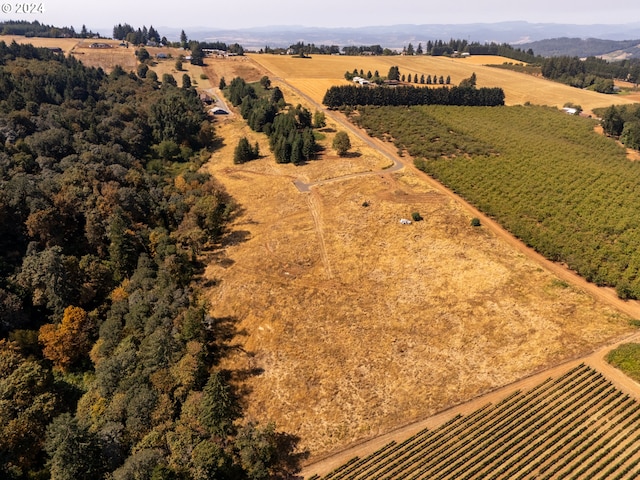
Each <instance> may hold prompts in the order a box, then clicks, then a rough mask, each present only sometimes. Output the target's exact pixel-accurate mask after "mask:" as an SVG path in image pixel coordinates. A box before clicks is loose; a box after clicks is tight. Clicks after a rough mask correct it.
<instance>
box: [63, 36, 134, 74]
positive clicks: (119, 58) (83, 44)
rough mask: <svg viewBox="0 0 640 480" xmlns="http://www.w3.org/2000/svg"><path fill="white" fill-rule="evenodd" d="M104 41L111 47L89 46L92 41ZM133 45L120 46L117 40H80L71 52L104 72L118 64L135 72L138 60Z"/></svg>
mask: <svg viewBox="0 0 640 480" xmlns="http://www.w3.org/2000/svg"><path fill="white" fill-rule="evenodd" d="M96 42H97V43H104V44H107V45H111V48H91V44H92V43H96ZM135 52H136V49H135V48H134V47H133V46H129V48H127V47H121V46H120V41H118V40H102V39H100V40H81V41H80V42H78V44H77V45H76V46H75V47H74V49H73V50H72V51H71V54H72V55H73V56H74V57H76V58H77V59H78V60H80V61H81V62H82V63H83V64H84V65H86V66H88V67H102V69H103V70H104V71H105V72H111V70H113V68H114V67H115V66H116V65H120V66H121V67H122V68H123V69H124V70H125V71H126V72H135V71H136V67H137V65H138V60H137V59H136V56H135Z"/></svg>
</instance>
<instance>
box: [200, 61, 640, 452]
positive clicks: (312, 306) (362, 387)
mask: <svg viewBox="0 0 640 480" xmlns="http://www.w3.org/2000/svg"><path fill="white" fill-rule="evenodd" d="M250 60H251V62H254V64H253V70H252V68H251V63H250V62H249V61H248V60H243V61H241V62H236V63H235V65H238V66H241V68H242V71H243V75H242V76H243V77H244V78H247V79H248V80H254V81H255V80H257V79H259V78H260V76H261V75H264V74H267V75H269V76H270V78H271V79H272V80H273V83H274V85H278V86H279V87H280V88H282V89H283V91H284V94H285V98H286V99H287V101H288V102H290V103H292V104H297V103H302V104H306V105H307V106H308V107H309V108H310V109H312V110H313V109H316V108H319V107H318V105H316V104H315V103H312V102H310V101H309V100H306V99H305V96H308V97H311V99H313V100H314V101H316V102H317V101H318V100H319V99H320V97H321V94H323V93H324V91H323V89H325V88H326V87H327V86H329V85H331V84H338V83H341V82H342V83H344V82H345V81H344V79H341V78H340V77H341V76H342V74H343V73H344V71H346V70H353V68H358V69H359V68H362V69H363V70H364V71H365V72H366V71H367V70H368V69H372V70H374V69H378V70H380V72H383V71H384V72H385V73H386V71H387V69H388V68H389V66H390V65H394V64H397V65H399V66H400V70H401V72H405V73H408V72H409V71H411V72H412V73H413V72H414V71H415V72H417V73H418V74H419V75H420V74H421V73H422V72H423V71H424V73H425V74H426V73H429V72H430V73H431V75H433V74H438V75H440V73H442V74H443V75H445V76H446V75H451V77H452V81H453V83H456V82H457V81H459V80H460V79H462V78H465V77H468V76H469V75H470V74H471V73H472V72H473V71H475V72H476V74H477V76H478V80H479V84H480V85H481V86H503V87H504V88H505V91H506V92H507V98H510V99H511V101H512V102H513V103H517V102H515V101H514V100H513V99H514V98H516V95H517V91H520V92H522V93H521V95H522V98H521V101H522V102H525V101H531V102H532V103H537V102H536V99H537V98H538V99H539V98H542V97H537V96H536V95H541V94H542V92H543V90H544V89H546V92H547V93H546V95H551V93H550V92H554V91H555V92H557V93H556V95H557V98H558V100H557V101H558V102H559V103H560V106H562V104H564V102H566V101H574V102H579V101H580V100H579V99H580V98H582V99H583V100H582V101H581V103H582V104H583V106H584V105H585V104H586V102H585V101H584V99H585V98H591V97H592V95H590V93H591V92H581V91H577V90H576V91H575V92H574V91H573V89H570V88H569V87H565V86H563V85H559V84H551V82H546V81H544V80H542V79H538V78H534V77H528V76H525V75H522V74H515V73H512V72H507V71H503V70H498V69H491V68H489V67H482V66H481V65H477V64H472V63H471V62H467V63H465V60H451V59H437V58H435V59H431V58H424V59H423V58H419V59H415V58H408V59H407V58H402V57H392V58H384V57H378V58H364V57H319V56H318V57H314V58H313V59H310V60H309V59H294V58H288V57H280V56H267V55H262V56H260V55H251V56H250ZM223 62H225V61H222V60H221V61H218V62H210V63H209V64H208V67H207V73H208V74H210V76H212V75H214V73H213V71H212V70H215V69H216V67H217V66H219V75H220V76H225V77H226V79H227V81H228V80H229V79H230V78H232V76H233V65H234V64H233V63H232V62H225V63H223ZM405 62H409V63H410V64H411V65H410V66H411V68H413V70H411V69H410V66H409V63H405ZM445 67H446V68H445ZM516 78H517V79H519V84H518V82H516ZM489 79H494V81H495V83H493V84H492V82H491V81H489ZM289 85H290V86H292V87H295V88H294V89H292V88H290V87H289ZM574 95H575V96H574ZM581 95H584V97H581ZM594 95H595V97H594V98H593V99H592V100H590V101H591V103H590V104H588V105H596V104H610V103H611V102H612V101H624V99H622V98H619V97H605V96H603V95H598V94H594ZM560 97H562V100H560ZM539 103H546V104H552V102H551V101H549V100H548V99H547V101H545V102H542V101H540V102H539ZM328 119H329V124H328V128H327V129H326V135H327V137H326V139H325V140H324V141H323V144H324V145H325V146H327V149H326V151H325V153H324V154H323V155H322V156H321V158H320V159H319V160H317V161H312V162H309V163H308V164H307V165H303V166H299V167H294V166H292V165H278V164H276V163H275V161H274V159H273V158H272V156H271V155H268V154H267V152H268V146H267V140H266V137H264V136H263V135H261V134H256V133H254V132H251V131H250V130H249V129H248V127H247V126H246V125H245V123H244V122H243V121H242V119H241V118H239V116H237V115H236V116H234V117H232V118H227V119H225V120H224V121H223V122H221V123H220V124H219V127H218V133H219V134H220V135H221V136H222V137H223V138H224V139H225V146H224V147H223V148H222V149H220V150H219V151H217V152H215V153H214V155H213V156H212V158H211V161H210V162H209V164H208V166H207V168H208V170H209V171H210V172H211V173H213V175H215V176H216V178H217V179H218V180H219V181H220V182H221V183H222V184H223V185H224V186H225V188H226V189H227V190H228V192H229V193H230V194H231V195H232V196H233V198H234V199H235V200H236V201H237V202H238V205H239V206H240V209H241V213H240V215H239V216H238V218H236V219H235V221H234V222H233V225H232V226H231V228H230V232H229V234H228V237H227V239H226V241H225V242H223V245H222V248H221V249H220V251H218V252H216V253H215V255H214V256H213V257H212V261H211V262H210V264H209V267H208V269H207V272H206V276H207V278H208V279H210V280H214V281H215V282H216V285H217V286H216V287H214V288H212V289H211V291H210V297H209V298H210V299H211V302H212V314H213V315H214V316H215V317H218V318H230V319H232V320H233V321H234V322H235V325H236V328H237V330H238V332H240V333H239V335H238V336H237V337H236V339H235V341H236V342H237V344H236V346H237V351H236V354H235V355H233V356H232V357H231V358H230V359H227V361H226V362H225V363H224V365H223V366H224V367H225V368H229V369H232V370H234V371H236V372H238V377H239V378H242V380H243V385H244V386H245V387H246V391H247V396H246V401H247V405H246V411H247V414H248V417H249V418H250V419H258V420H260V421H263V422H266V421H269V420H273V421H275V422H276V424H277V426H278V427H279V428H281V429H283V430H285V431H288V432H291V433H294V434H297V435H299V436H300V438H301V445H302V446H303V447H305V448H308V449H310V451H311V455H312V459H317V458H318V457H321V456H322V455H324V454H327V453H329V452H332V451H336V450H340V449H342V448H344V447H346V446H347V445H350V444H353V442H357V441H361V440H363V439H366V438H370V437H373V436H376V435H379V434H381V433H384V432H387V431H389V430H392V429H394V428H396V427H398V426H401V425H405V424H407V423H409V422H412V421H415V420H418V419H422V418H425V417H428V416H430V415H432V414H434V413H435V412H438V411H441V410H443V409H444V408H446V407H448V406H451V405H455V404H459V403H461V402H464V401H466V400H469V399H472V398H475V397H477V396H479V395H482V394H483V393H486V392H489V391H492V390H494V389H496V388H498V387H500V386H503V385H506V384H508V383H510V382H513V381H515V380H518V379H520V378H523V377H525V376H527V375H530V374H532V373H534V372H539V371H542V370H545V369H547V368H549V367H552V366H554V365H557V364H559V363H561V362H563V361H565V360H568V359H571V358H576V357H579V356H581V355H584V354H585V353H587V352H590V351H592V350H594V349H595V348H597V347H598V346H601V345H605V344H607V343H609V342H611V341H613V340H614V339H617V338H619V337H621V336H625V335H628V334H629V333H631V332H633V331H634V328H633V327H631V326H630V325H629V317H627V316H625V315H623V314H621V313H620V312H619V311H617V310H615V309H614V308H612V307H609V306H608V305H607V304H606V303H605V302H603V301H601V300H600V299H598V298H595V297H593V296H591V295H590V294H588V293H586V291H585V290H583V289H582V288H580V287H574V286H571V284H567V283H565V281H564V280H560V279H559V277H557V276H556V275H555V274H554V273H552V271H551V270H548V269H547V268H545V267H543V266H542V265H541V264H540V263H539V262H538V261H535V260H533V259H531V258H530V257H529V255H525V254H523V253H521V251H520V250H519V249H516V248H514V246H513V243H512V242H510V241H506V240H505V238H504V237H503V236H501V235H497V234H496V233H494V231H492V230H491V229H489V228H485V227H481V228H480V229H474V228H472V227H470V225H469V222H470V219H471V217H472V216H476V215H477V213H475V212H473V211H472V210H470V209H469V208H468V207H467V206H466V205H465V204H464V203H461V202H459V201H457V200H455V199H452V197H451V196H449V195H448V194H446V193H445V191H444V189H442V188H440V187H438V186H434V185H433V183H432V182H430V181H429V180H428V179H427V178H426V177H425V176H424V175H422V174H421V173H419V172H417V171H416V170H415V169H414V168H413V167H411V166H410V165H411V159H407V158H405V159H404V162H405V164H406V165H409V166H407V167H405V169H404V170H402V171H400V172H398V173H384V170H383V171H379V172H378V173H373V174H371V175H369V176H366V177H358V178H352V179H348V180H347V179H345V180H340V179H339V178H337V179H336V181H334V182H331V183H326V184H323V185H319V186H316V187H312V189H311V192H310V193H300V192H299V191H298V190H297V189H296V188H295V186H294V184H293V180H295V179H297V178H299V179H302V180H303V181H305V182H311V181H314V180H318V179H327V178H336V177H340V176H342V175H346V174H348V173H351V172H363V171H373V172H375V171H376V170H377V169H380V168H382V167H384V166H387V165H388V159H387V158H386V157H384V156H382V155H381V154H380V152H379V151H378V149H377V148H373V147H372V146H371V145H369V144H367V143H365V142H360V141H359V140H358V139H357V138H356V137H355V135H353V132H352V131H351V130H349V131H351V132H352V133H350V135H351V137H352V141H353V142H354V143H355V144H356V145H355V147H354V148H353V151H354V152H355V153H356V155H354V156H351V157H349V158H339V157H336V156H335V155H332V151H331V148H330V144H331V139H332V135H333V132H335V131H337V130H347V129H348V128H349V127H347V125H346V124H345V123H343V122H344V119H343V117H341V115H340V114H337V113H335V112H333V113H329V115H328ZM241 136H247V137H248V138H249V140H250V142H252V143H253V142H255V141H259V142H260V144H261V152H262V153H263V155H264V157H263V158H261V159H260V160H257V161H252V162H249V163H247V164H244V165H234V164H233V162H232V158H233V148H234V147H235V145H236V144H237V142H238V140H239V138H240V137H241ZM379 148H384V149H386V150H387V151H393V150H394V149H393V147H391V148H390V149H389V148H388V146H382V147H379ZM365 202H366V204H367V205H368V206H364V205H365ZM412 212H420V214H421V215H422V216H423V217H424V219H425V220H424V221H422V222H417V223H413V224H412V225H401V224H400V223H399V220H400V219H401V218H410V216H411V213H412ZM487 221H488V220H487ZM483 223H484V220H483Z"/></svg>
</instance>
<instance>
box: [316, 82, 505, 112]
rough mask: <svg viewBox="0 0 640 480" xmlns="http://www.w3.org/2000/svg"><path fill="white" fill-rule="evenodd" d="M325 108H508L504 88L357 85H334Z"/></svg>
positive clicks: (327, 94)
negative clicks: (451, 106)
mask: <svg viewBox="0 0 640 480" xmlns="http://www.w3.org/2000/svg"><path fill="white" fill-rule="evenodd" d="M322 103H323V105H326V106H327V107H329V108H334V109H335V108H340V107H343V106H354V107H355V106H358V105H378V106H393V105H469V106H499V105H504V91H503V90H502V89H501V88H497V87H496V88H486V87H483V88H474V87H471V86H458V87H456V86H453V87H438V88H426V87H414V86H410V85H401V86H396V87H375V88H362V87H359V86H355V85H340V86H333V87H331V88H329V90H327V92H326V94H325V96H324V98H323V100H322Z"/></svg>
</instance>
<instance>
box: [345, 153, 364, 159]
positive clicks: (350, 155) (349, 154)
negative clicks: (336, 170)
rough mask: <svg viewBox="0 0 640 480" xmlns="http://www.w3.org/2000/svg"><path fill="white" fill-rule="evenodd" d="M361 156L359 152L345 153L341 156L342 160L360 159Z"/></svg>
mask: <svg viewBox="0 0 640 480" xmlns="http://www.w3.org/2000/svg"><path fill="white" fill-rule="evenodd" d="M361 156H362V154H361V153H360V152H347V153H345V154H343V155H341V157H342V158H360V157H361Z"/></svg>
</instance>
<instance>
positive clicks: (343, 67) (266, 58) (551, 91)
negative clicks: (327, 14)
mask: <svg viewBox="0 0 640 480" xmlns="http://www.w3.org/2000/svg"><path fill="white" fill-rule="evenodd" d="M251 58H252V59H253V60H255V61H256V62H258V63H259V64H260V65H261V66H262V67H264V68H266V69H267V70H270V71H271V72H273V74H274V75H275V76H277V77H280V78H283V79H286V81H287V82H289V83H291V84H292V85H294V86H296V87H298V88H300V89H301V90H303V91H306V92H308V93H309V95H310V96H311V97H312V98H313V99H314V100H316V101H322V98H323V96H324V92H326V90H327V88H328V87H329V86H331V85H336V84H346V83H347V81H346V80H345V79H344V73H345V72H346V71H350V72H351V71H353V69H354V68H355V69H358V70H360V69H362V70H363V71H364V72H365V73H366V72H367V71H369V70H371V72H374V71H375V70H378V71H379V72H380V74H381V75H386V74H387V72H388V71H389V68H390V67H391V66H393V65H397V66H398V67H399V68H400V73H401V74H406V75H409V74H411V76H413V75H414V74H418V77H419V76H420V75H423V74H424V75H425V77H426V76H427V75H431V76H432V77H433V76H434V75H437V76H438V77H439V76H440V75H442V76H444V77H445V78H446V77H447V75H450V76H451V83H453V84H458V83H460V81H461V80H462V79H464V78H468V77H469V76H470V75H471V74H472V73H473V72H475V73H476V75H477V77H478V86H479V87H502V88H503V89H504V91H505V101H506V103H507V105H517V104H523V103H525V102H531V103H533V104H536V105H550V106H557V107H562V106H563V105H564V104H565V103H567V102H572V103H575V104H578V105H581V106H582V108H583V109H584V111H585V112H590V111H591V110H592V109H594V108H597V107H606V106H609V105H611V104H612V103H616V104H621V103H632V102H633V101H634V100H633V99H632V98H627V97H626V96H612V95H602V94H599V93H596V92H591V91H587V90H580V89H576V88H571V87H569V86H566V85H562V84H560V83H557V82H552V81H550V80H545V79H544V78H541V77H533V76H530V75H525V74H522V73H518V72H512V71H507V70H502V69H497V68H493V67H490V66H487V65H488V64H491V63H493V64H496V63H497V64H501V63H504V62H505V61H509V62H512V61H513V60H510V59H506V58H503V57H491V56H477V57H473V56H472V57H469V58H448V57H430V56H420V57H403V56H392V57H384V56H383V57H345V56H328V55H316V56H313V57H312V58H310V59H302V58H292V57H289V56H286V55H252V56H251Z"/></svg>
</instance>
